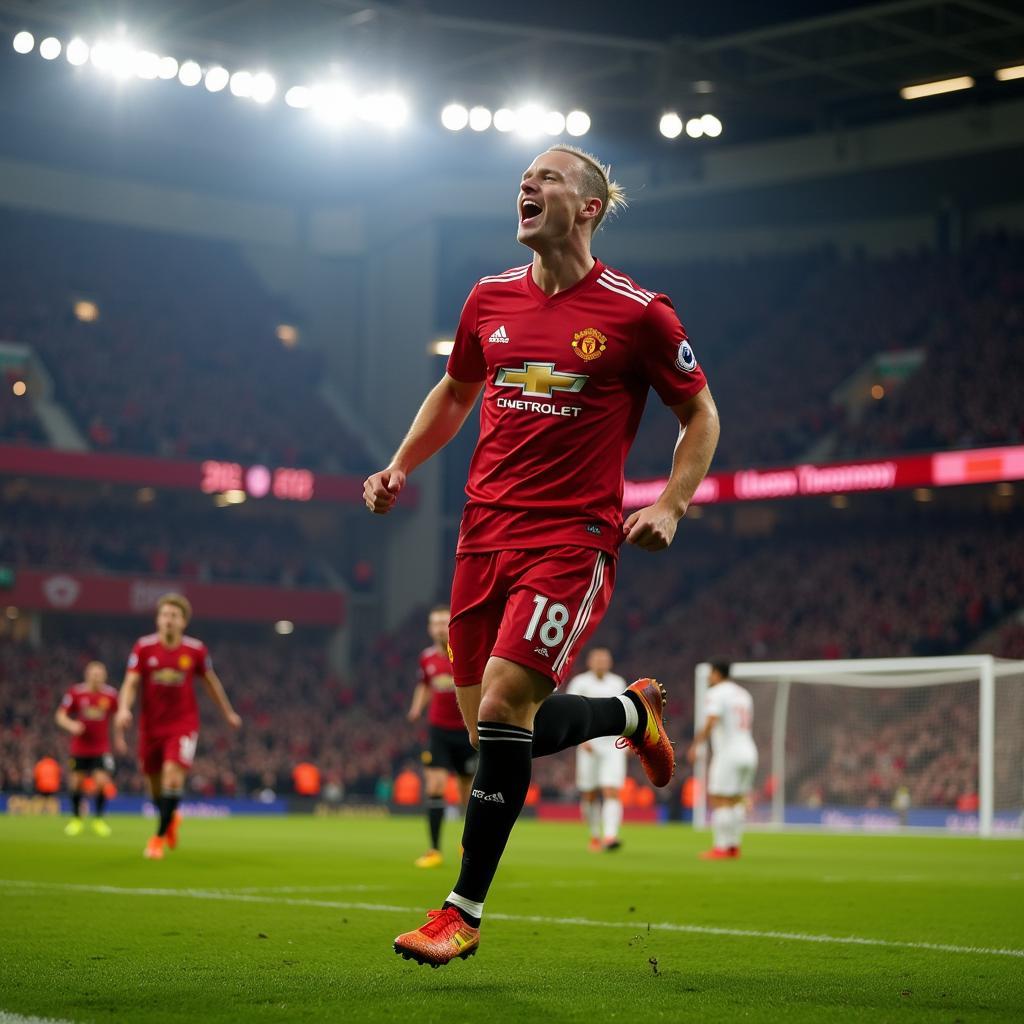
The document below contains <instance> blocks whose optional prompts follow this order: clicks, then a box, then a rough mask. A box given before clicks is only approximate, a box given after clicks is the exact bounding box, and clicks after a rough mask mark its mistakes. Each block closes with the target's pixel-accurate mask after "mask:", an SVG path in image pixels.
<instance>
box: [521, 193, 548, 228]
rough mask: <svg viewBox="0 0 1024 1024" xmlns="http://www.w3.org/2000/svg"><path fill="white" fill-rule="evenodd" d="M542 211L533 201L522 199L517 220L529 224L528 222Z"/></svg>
mask: <svg viewBox="0 0 1024 1024" xmlns="http://www.w3.org/2000/svg"><path fill="white" fill-rule="evenodd" d="M543 212H544V211H543V210H542V209H541V208H540V207H539V206H538V205H537V204H536V203H535V202H533V201H532V200H530V199H524V200H523V202H522V203H521V204H520V206H519V222H520V223H521V224H523V225H526V226H529V224H530V222H531V221H533V220H536V219H537V218H538V217H539V216H540V215H541V214H542V213H543Z"/></svg>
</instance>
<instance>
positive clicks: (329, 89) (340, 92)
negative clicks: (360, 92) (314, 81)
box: [309, 82, 355, 127]
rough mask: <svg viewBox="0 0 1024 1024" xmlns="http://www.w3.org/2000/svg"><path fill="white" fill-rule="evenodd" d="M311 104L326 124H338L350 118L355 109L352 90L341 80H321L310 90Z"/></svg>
mask: <svg viewBox="0 0 1024 1024" xmlns="http://www.w3.org/2000/svg"><path fill="white" fill-rule="evenodd" d="M309 98H310V103H309V106H310V108H311V109H312V111H313V114H314V116H315V117H316V118H317V119H318V120H320V121H323V122H324V123H325V124H329V125H332V126H335V127H336V126H338V125H341V124H344V123H345V122H346V121H348V120H350V119H351V117H352V114H353V112H354V110H355V97H354V96H353V95H352V90H351V89H349V87H348V86H347V85H344V84H342V83H341V82H321V83H320V84H318V85H314V86H313V88H312V89H311V90H310V97H309Z"/></svg>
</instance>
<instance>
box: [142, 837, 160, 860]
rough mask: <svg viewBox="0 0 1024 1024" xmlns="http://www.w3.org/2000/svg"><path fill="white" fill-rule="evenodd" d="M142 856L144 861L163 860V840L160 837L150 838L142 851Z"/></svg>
mask: <svg viewBox="0 0 1024 1024" xmlns="http://www.w3.org/2000/svg"><path fill="white" fill-rule="evenodd" d="M142 856H143V857H145V858H146V860H163V859H164V840H163V837H162V836H150V837H149V842H148V843H146V848H145V850H143V851H142Z"/></svg>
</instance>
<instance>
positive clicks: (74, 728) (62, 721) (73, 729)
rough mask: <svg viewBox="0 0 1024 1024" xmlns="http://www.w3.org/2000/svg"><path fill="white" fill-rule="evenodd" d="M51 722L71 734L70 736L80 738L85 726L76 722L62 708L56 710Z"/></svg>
mask: <svg viewBox="0 0 1024 1024" xmlns="http://www.w3.org/2000/svg"><path fill="white" fill-rule="evenodd" d="M53 720H54V721H55V722H56V723H57V725H58V727H59V728H61V729H63V730H64V731H65V732H69V733H71V735H72V736H81V735H82V733H83V732H85V725H84V724H83V723H82V722H76V721H75V720H74V719H73V718H72V717H71V716H70V715H69V714H68V713H67V712H66V711H65V710H64V709H63V708H57V713H56V714H55V715H54V716H53Z"/></svg>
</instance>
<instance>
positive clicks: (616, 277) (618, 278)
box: [602, 267, 655, 299]
mask: <svg viewBox="0 0 1024 1024" xmlns="http://www.w3.org/2000/svg"><path fill="white" fill-rule="evenodd" d="M602 276H606V277H607V278H608V279H609V280H611V281H614V282H615V283H616V284H621V285H622V286H623V287H624V288H631V289H632V290H633V291H635V292H639V293H640V294H641V295H646V296H647V298H649V299H653V298H654V295H655V293H654V292H651V291H648V290H647V289H646V288H641V287H640V285H638V284H636V283H635V282H634V281H630V279H629V278H628V277H624V276H623V275H622V274H617V273H615V271H614V270H609V269H608V268H607V267H605V268H604V270H603V271H602Z"/></svg>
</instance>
